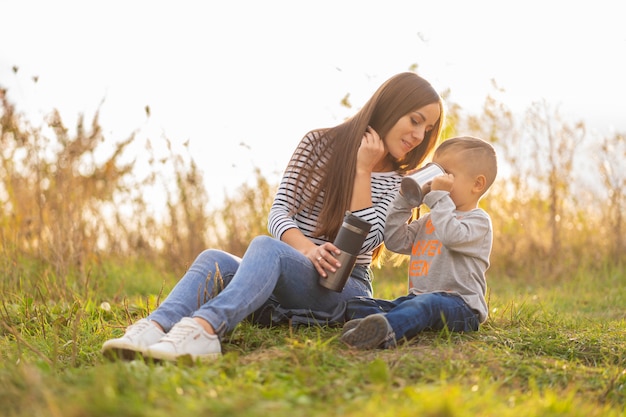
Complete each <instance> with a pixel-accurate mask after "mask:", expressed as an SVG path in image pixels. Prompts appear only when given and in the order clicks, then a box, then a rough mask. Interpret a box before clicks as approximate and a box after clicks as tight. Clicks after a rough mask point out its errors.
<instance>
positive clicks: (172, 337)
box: [161, 323, 196, 345]
mask: <svg viewBox="0 0 626 417" xmlns="http://www.w3.org/2000/svg"><path fill="white" fill-rule="evenodd" d="M195 330H196V329H195V327H194V326H192V325H189V324H187V323H177V324H176V325H175V326H174V327H172V330H170V331H169V332H168V333H167V334H166V335H165V337H163V339H161V342H170V343H173V344H175V345H176V344H178V343H180V342H182V341H183V340H185V338H186V337H187V336H188V335H190V334H191V333H193V332H194V331H195Z"/></svg>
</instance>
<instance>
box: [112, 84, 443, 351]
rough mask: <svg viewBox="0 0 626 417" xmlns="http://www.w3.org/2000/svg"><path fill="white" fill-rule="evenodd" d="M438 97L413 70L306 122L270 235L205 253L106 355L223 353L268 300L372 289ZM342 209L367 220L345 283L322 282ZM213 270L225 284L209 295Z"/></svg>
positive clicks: (432, 140) (328, 306)
mask: <svg viewBox="0 0 626 417" xmlns="http://www.w3.org/2000/svg"><path fill="white" fill-rule="evenodd" d="M442 120H443V102H442V99H441V97H440V96H439V94H437V92H436V91H435V90H434V89H433V87H432V86H431V85H430V84H429V83H428V82H427V81H426V80H424V79H423V78H421V77H419V76H418V75H416V74H414V73H411V72H405V73H400V74H397V75H395V76H394V77H392V78H390V79H389V80H387V81H386V82H385V83H383V84H382V85H381V86H380V87H379V88H378V90H377V91H376V92H375V93H374V95H373V96H372V97H371V98H370V99H369V100H368V102H367V103H366V104H365V105H364V106H363V108H362V109H361V110H359V111H358V112H357V113H356V114H355V115H354V116H353V117H351V118H350V119H348V120H346V121H345V122H343V123H341V124H339V125H337V126H335V127H333V128H328V129H318V130H313V131H311V132H309V133H307V134H306V135H305V137H304V138H303V139H302V141H301V142H300V144H299V145H298V147H297V148H296V150H295V152H294V154H293V156H292V158H291V160H290V162H289V164H288V166H287V169H286V170H285V173H284V176H283V178H282V181H281V183H280V186H279V188H278V191H277V193H276V196H275V199H274V203H273V205H272V208H271V210H270V214H269V219H268V229H269V231H270V233H271V234H272V236H273V237H270V236H259V237H256V238H255V239H253V240H252V242H251V243H250V245H249V247H248V249H247V251H246V253H245V254H244V256H243V258H238V257H236V256H234V255H231V254H228V253H226V252H223V251H219V250H214V249H209V250H206V251H204V252H202V253H201V254H200V255H199V256H198V257H197V258H196V260H195V261H194V263H193V264H192V265H191V267H190V268H189V270H188V271H187V273H186V274H185V275H184V276H183V278H182V279H181V280H180V281H179V282H178V284H177V285H176V286H175V287H174V288H173V289H172V291H171V293H170V294H169V295H168V297H167V298H166V299H165V300H164V301H163V303H162V304H161V305H160V306H159V307H158V308H157V309H156V310H155V311H154V312H153V313H151V314H150V315H149V316H148V317H147V318H145V319H141V320H139V321H138V322H136V323H135V324H133V325H131V326H130V327H129V328H128V329H127V330H126V333H125V334H124V336H122V337H120V338H117V339H112V340H108V341H107V342H105V343H104V345H103V347H102V352H103V354H104V355H105V356H107V357H109V358H116V357H119V358H123V359H132V358H134V357H135V356H136V355H137V354H138V353H139V354H142V355H144V356H148V357H150V358H153V359H156V360H170V361H176V360H177V359H179V358H181V357H183V356H185V357H189V356H190V357H191V359H192V360H196V359H200V360H204V359H210V358H214V357H216V356H219V355H221V344H220V338H221V337H223V336H224V335H225V334H226V333H227V332H229V331H231V330H233V329H234V327H235V326H236V325H237V324H238V323H239V322H240V321H242V320H243V319H245V318H246V317H248V316H249V315H251V314H252V313H254V312H255V311H257V310H258V309H259V308H261V307H262V306H263V305H264V304H266V303H267V302H268V301H269V300H270V299H271V301H272V302H273V303H275V304H277V305H280V307H281V308H282V309H287V310H289V309H298V310H305V311H321V312H329V311H332V310H333V309H335V308H336V307H337V306H338V305H340V304H341V303H343V302H344V301H345V300H347V299H349V298H352V297H355V296H367V297H371V296H372V285H371V280H372V276H371V270H370V268H369V267H370V264H371V263H372V262H373V261H374V260H375V257H376V255H377V254H378V252H379V250H380V248H381V245H382V243H383V230H384V226H385V216H386V214H387V208H388V207H389V204H390V202H391V201H392V200H393V198H394V196H395V194H396V191H397V190H398V188H399V185H400V181H401V179H402V175H403V174H404V173H406V172H407V171H409V170H412V169H415V168H417V167H418V166H419V165H420V164H421V163H422V162H423V161H424V160H425V159H426V157H427V156H429V154H430V153H431V152H432V150H433V149H434V148H435V146H436V144H437V141H438V138H439V134H440V130H441V124H442ZM346 211H350V212H352V214H354V215H356V216H358V217H360V218H362V219H363V220H366V221H368V222H370V223H371V224H372V227H371V229H370V232H369V234H368V235H367V237H366V239H365V242H364V243H363V246H362V248H361V251H360V254H359V255H358V257H357V260H356V264H355V267H354V269H353V272H352V275H351V277H350V278H349V279H348V282H347V283H346V286H345V288H344V289H343V291H342V292H335V291H331V290H329V289H326V288H325V287H323V286H321V285H319V283H318V278H319V277H320V276H321V277H322V278H324V277H326V276H327V272H328V271H334V270H335V268H337V267H338V266H339V265H338V263H337V260H336V258H335V257H334V256H333V254H339V252H338V249H337V247H335V246H334V245H333V243H332V242H333V240H334V238H335V236H336V235H337V232H338V230H339V228H340V227H341V224H342V222H343V218H344V215H345V212H346ZM216 271H218V274H219V276H221V277H222V279H223V281H224V285H225V288H224V290H223V291H221V292H219V294H218V295H217V296H215V297H213V298H211V299H209V300H203V299H202V298H203V294H212V293H213V291H214V290H217V289H214V286H215V280H213V279H207V277H209V278H210V277H215V276H216Z"/></svg>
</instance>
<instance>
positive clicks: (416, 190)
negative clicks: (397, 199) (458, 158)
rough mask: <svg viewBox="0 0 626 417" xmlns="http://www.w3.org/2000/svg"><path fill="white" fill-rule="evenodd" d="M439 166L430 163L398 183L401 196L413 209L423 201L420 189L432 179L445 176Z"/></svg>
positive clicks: (422, 192) (422, 191)
mask: <svg viewBox="0 0 626 417" xmlns="http://www.w3.org/2000/svg"><path fill="white" fill-rule="evenodd" d="M445 173H446V171H444V169H443V168H441V165H439V164H437V163H435V162H430V163H428V164H426V165H425V166H424V167H423V168H421V169H419V170H417V171H416V172H415V173H414V174H413V175H408V176H406V177H404V178H402V182H401V183H400V189H401V190H402V195H403V196H404V197H405V198H406V199H407V200H408V202H409V203H411V204H412V205H413V206H414V207H418V206H419V205H421V204H422V201H424V195H425V193H424V190H423V189H422V187H423V186H424V185H426V184H428V183H429V182H431V181H432V180H433V178H435V177H438V176H439V175H443V174H445Z"/></svg>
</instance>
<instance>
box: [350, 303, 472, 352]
mask: <svg viewBox="0 0 626 417" xmlns="http://www.w3.org/2000/svg"><path fill="white" fill-rule="evenodd" d="M380 313H384V314H385V318H386V319H387V321H388V322H389V324H390V325H391V328H392V329H393V331H394V333H395V337H396V340H401V339H403V338H406V339H412V338H413V337H415V336H417V335H418V334H419V333H420V332H423V331H424V330H435V331H438V330H443V329H444V328H447V329H448V330H450V331H452V332H471V331H476V330H478V326H479V324H480V322H479V318H478V315H477V314H476V312H474V310H472V309H471V308H470V307H469V306H468V305H467V304H466V303H465V301H463V299H462V298H461V297H460V296H458V295H456V294H452V293H448V292H435V293H426V294H409V295H405V296H403V297H399V298H396V299H395V300H381V299H376V298H369V297H357V298H356V299H353V300H350V301H349V302H348V306H347V309H346V317H347V318H348V319H349V320H350V319H356V318H363V317H366V316H369V315H371V314H380Z"/></svg>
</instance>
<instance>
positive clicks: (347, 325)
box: [341, 319, 363, 336]
mask: <svg viewBox="0 0 626 417" xmlns="http://www.w3.org/2000/svg"><path fill="white" fill-rule="evenodd" d="M362 321H363V319H352V320H348V321H347V322H345V324H344V325H343V329H342V330H341V335H342V336H343V335H344V334H346V333H348V332H349V331H350V330H352V329H354V328H355V327H356V326H358V325H359V323H360V322H362Z"/></svg>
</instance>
